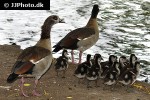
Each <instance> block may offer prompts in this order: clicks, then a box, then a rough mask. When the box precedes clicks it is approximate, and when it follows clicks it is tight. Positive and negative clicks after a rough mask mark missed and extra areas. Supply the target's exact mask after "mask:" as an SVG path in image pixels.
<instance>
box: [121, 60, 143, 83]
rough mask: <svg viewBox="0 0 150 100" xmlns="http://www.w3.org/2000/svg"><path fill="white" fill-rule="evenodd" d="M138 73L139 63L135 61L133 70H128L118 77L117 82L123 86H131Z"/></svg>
mask: <svg viewBox="0 0 150 100" xmlns="http://www.w3.org/2000/svg"><path fill="white" fill-rule="evenodd" d="M139 72H140V62H138V61H136V62H135V65H134V67H133V68H129V69H127V70H126V71H124V72H123V73H122V74H121V76H119V78H118V81H119V82H120V83H122V84H124V85H132V84H133V83H134V82H135V81H136V78H137V76H138V75H139Z"/></svg>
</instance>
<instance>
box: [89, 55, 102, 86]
mask: <svg viewBox="0 0 150 100" xmlns="http://www.w3.org/2000/svg"><path fill="white" fill-rule="evenodd" d="M101 60H102V58H101V55H99V56H96V58H95V62H94V64H93V65H92V66H91V68H88V69H87V74H86V79H87V88H89V87H90V86H89V82H90V81H95V84H96V86H97V81H98V78H99V72H100V70H101V65H100V61H101Z"/></svg>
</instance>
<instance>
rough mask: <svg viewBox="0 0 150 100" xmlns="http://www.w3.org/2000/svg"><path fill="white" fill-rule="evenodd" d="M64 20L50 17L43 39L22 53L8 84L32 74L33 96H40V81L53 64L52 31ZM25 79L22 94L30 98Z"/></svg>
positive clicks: (44, 29) (45, 25)
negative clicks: (37, 88) (25, 91)
mask: <svg viewBox="0 0 150 100" xmlns="http://www.w3.org/2000/svg"><path fill="white" fill-rule="evenodd" d="M60 22H62V20H61V19H60V18H59V17H58V16H56V15H52V16H49V17H48V18H47V19H46V20H45V22H44V24H43V26H42V27H41V28H42V32H41V38H40V40H39V41H38V42H37V43H36V45H35V46H32V47H28V48H26V49H24V50H23V51H22V53H21V54H20V55H19V57H18V58H17V61H16V63H15V64H14V66H13V68H12V71H11V74H10V75H9V76H8V78H7V82H8V83H12V82H14V81H15V80H16V79H17V78H18V76H19V75H23V74H32V75H33V76H34V77H35V85H34V89H33V91H32V93H33V95H35V96H40V94H39V93H37V92H36V87H37V84H38V81H39V79H40V78H41V77H42V75H43V74H44V73H46V71H47V70H48V69H49V68H50V66H51V64H52V59H53V57H52V51H51V39H50V31H51V28H52V26H53V25H54V24H56V23H60ZM24 82H25V80H24V77H23V76H22V78H21V85H20V89H21V93H22V94H23V96H25V97H28V95H26V94H25V93H24V91H23V85H24Z"/></svg>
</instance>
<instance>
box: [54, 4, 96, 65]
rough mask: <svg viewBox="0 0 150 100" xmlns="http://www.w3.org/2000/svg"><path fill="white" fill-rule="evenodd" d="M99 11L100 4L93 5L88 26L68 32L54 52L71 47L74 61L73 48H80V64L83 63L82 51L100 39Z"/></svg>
mask: <svg viewBox="0 0 150 100" xmlns="http://www.w3.org/2000/svg"><path fill="white" fill-rule="evenodd" d="M98 12H99V7H98V5H94V6H93V10H92V13H91V17H90V19H89V21H88V23H87V25H86V26H84V27H82V28H78V29H75V30H73V31H71V32H70V33H68V34H67V35H66V36H65V37H64V38H63V39H61V40H60V41H59V42H58V43H57V44H56V45H55V46H54V48H55V49H54V50H53V52H58V51H59V50H61V49H62V48H65V49H70V50H72V51H71V55H72V63H74V56H73V55H74V53H73V50H79V51H80V53H79V64H80V63H81V57H82V53H83V52H84V51H85V50H87V49H88V48H90V47H92V46H93V45H94V44H95V43H96V42H97V41H98V39H99V29H98V23H97V15H98Z"/></svg>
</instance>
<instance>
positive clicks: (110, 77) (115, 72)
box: [104, 62, 120, 85]
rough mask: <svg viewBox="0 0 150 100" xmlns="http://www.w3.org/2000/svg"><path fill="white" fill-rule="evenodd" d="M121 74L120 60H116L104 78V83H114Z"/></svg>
mask: <svg viewBox="0 0 150 100" xmlns="http://www.w3.org/2000/svg"><path fill="white" fill-rule="evenodd" d="M119 75H120V70H119V62H114V64H113V66H112V68H110V69H109V71H108V72H107V74H106V77H105V78H104V84H106V85H113V84H115V83H116V81H117V78H118V76H119Z"/></svg>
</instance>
